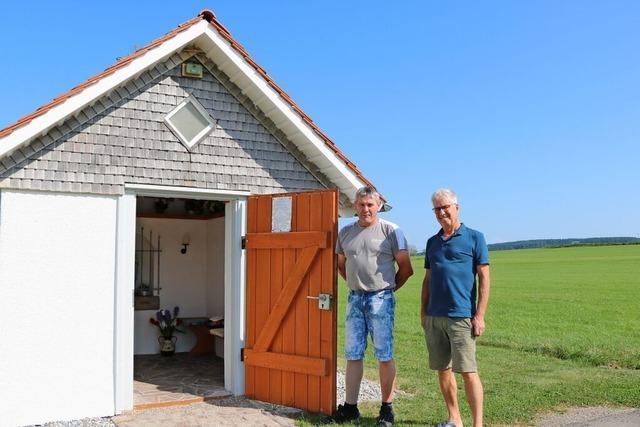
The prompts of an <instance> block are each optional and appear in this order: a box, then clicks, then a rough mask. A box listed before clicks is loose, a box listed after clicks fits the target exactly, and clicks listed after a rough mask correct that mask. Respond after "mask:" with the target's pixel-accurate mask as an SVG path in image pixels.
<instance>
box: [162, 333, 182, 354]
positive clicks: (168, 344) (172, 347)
mask: <svg viewBox="0 0 640 427" xmlns="http://www.w3.org/2000/svg"><path fill="white" fill-rule="evenodd" d="M176 341H178V337H171V338H165V337H163V336H162V335H161V336H159V337H158V342H159V343H160V354H161V355H163V356H173V353H175V352H176Z"/></svg>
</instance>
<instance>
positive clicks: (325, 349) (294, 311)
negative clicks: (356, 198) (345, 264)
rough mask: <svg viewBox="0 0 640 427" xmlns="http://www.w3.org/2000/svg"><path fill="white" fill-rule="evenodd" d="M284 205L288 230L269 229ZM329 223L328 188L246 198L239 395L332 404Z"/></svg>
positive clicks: (333, 227)
mask: <svg viewBox="0 0 640 427" xmlns="http://www.w3.org/2000/svg"><path fill="white" fill-rule="evenodd" d="M286 198H290V205H289V200H286ZM274 205H275V206H276V208H275V210H276V211H275V212H274V211H273V206H274ZM282 206H284V207H285V208H284V209H283V208H281V207H282ZM287 206H291V211H290V212H291V215H290V218H291V221H290V224H291V227H290V231H285V232H272V214H274V215H276V216H277V218H278V221H277V222H278V223H281V222H282V218H284V219H285V220H284V222H286V220H287ZM337 224H338V194H337V191H335V190H326V191H313V192H304V193H289V194H277V195H266V196H254V197H249V200H248V206H247V236H246V243H245V248H246V251H247V252H246V256H247V277H246V284H247V288H246V313H247V323H246V325H247V331H246V342H245V350H244V363H245V393H246V395H247V397H250V398H252V399H258V400H262V401H266V402H272V403H277V404H281V405H286V406H292V407H296V408H300V409H304V410H307V411H310V412H316V413H317V412H320V413H325V414H330V413H331V412H332V411H333V410H334V409H335V404H336V402H335V401H336V297H337V293H336V286H337V281H336V256H335V255H334V247H335V241H336V237H337ZM323 295H325V296H323ZM326 295H330V296H331V298H332V300H331V301H330V306H329V307H328V309H327V307H326V303H325V302H326V300H327V297H326ZM319 296H320V298H322V299H323V301H322V302H323V304H322V305H323V307H322V308H321V307H320V305H321V304H320V302H321V301H320V300H319V299H318V297H319Z"/></svg>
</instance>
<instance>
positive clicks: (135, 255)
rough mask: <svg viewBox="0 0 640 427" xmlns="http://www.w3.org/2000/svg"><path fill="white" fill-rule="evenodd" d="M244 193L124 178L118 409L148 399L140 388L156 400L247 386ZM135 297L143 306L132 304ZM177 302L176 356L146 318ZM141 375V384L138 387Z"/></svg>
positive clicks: (116, 374) (238, 391)
mask: <svg viewBox="0 0 640 427" xmlns="http://www.w3.org/2000/svg"><path fill="white" fill-rule="evenodd" d="M245 198H246V194H244V193H240V192H233V193H231V192H227V193H225V192H220V191H218V192H215V193H214V192H210V191H208V190H200V189H183V188H174V187H159V186H151V185H127V186H126V191H125V195H124V196H122V197H121V199H120V200H119V205H118V233H117V250H118V256H117V265H116V269H117V280H116V325H115V341H116V346H115V347H116V348H115V357H116V365H115V372H114V382H115V395H114V402H115V411H116V412H121V411H123V410H128V409H132V408H133V407H134V405H135V406H138V405H143V404H147V403H149V402H146V401H145V400H144V399H141V396H142V394H145V393H146V394H147V396H148V398H149V400H155V401H159V400H162V399H164V398H166V397H167V396H164V397H162V396H161V395H162V394H163V393H166V392H169V393H176V395H178V394H182V397H181V398H179V399H173V398H172V399H170V400H185V399H188V398H190V397H188V396H185V395H184V394H189V395H193V396H194V398H195V399H200V400H204V399H206V398H207V397H215V396H220V395H226V394H229V393H231V394H235V395H237V394H243V393H244V388H243V383H244V371H243V366H242V362H241V360H240V349H241V348H242V346H243V344H244V286H243V280H244V273H243V270H244V254H243V251H242V248H241V245H240V241H241V236H242V233H243V232H244V222H245V213H244V212H245V205H246V202H245ZM165 205H166V206H165ZM145 256H146V259H143V257H145ZM143 285H144V286H143ZM132 293H134V304H135V305H137V307H133V306H132V304H131V298H132ZM141 297H147V298H146V300H147V301H146V303H148V304H147V305H144V304H143V305H142V306H141V305H139V304H137V303H139V302H140V300H144V299H145V298H141ZM135 300H138V301H135ZM176 306H177V307H179V314H178V317H179V318H180V319H181V322H182V325H180V326H179V328H180V329H181V330H184V333H177V334H175V335H176V336H177V342H176V349H175V350H176V353H175V355H174V356H172V357H162V356H160V355H159V354H158V353H159V344H158V341H157V336H158V335H159V331H158V330H157V327H156V326H154V325H153V324H151V323H150V321H149V319H151V318H152V317H154V316H155V314H156V312H157V311H158V310H159V309H167V310H171V311H172V312H173V310H174V307H176ZM136 308H137V309H136ZM172 314H173V313H172ZM216 321H219V322H220V323H219V324H218V325H216V326H217V327H216V328H215V329H216V335H215V336H214V335H211V333H210V330H211V329H213V328H211V326H212V325H211V322H216ZM203 329H204V330H205V331H206V335H205V336H204V338H203V333H202V330H203ZM194 350H195V351H194ZM185 362H186V363H185ZM169 378H173V382H172V383H167V382H166V380H167V379H169ZM138 380H140V382H143V381H144V382H145V384H146V385H145V386H143V387H142V388H140V389H139V390H136V387H134V385H135V384H136V381H138ZM152 381H155V384H154V383H153V382H152ZM138 391H140V393H138ZM154 395H155V396H154ZM173 397H174V398H175V397H176V396H173ZM195 401H198V400H195Z"/></svg>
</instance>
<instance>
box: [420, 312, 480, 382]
mask: <svg viewBox="0 0 640 427" xmlns="http://www.w3.org/2000/svg"><path fill="white" fill-rule="evenodd" d="M422 327H423V328H424V335H425V340H426V341H427V350H429V367H430V368H431V369H434V370H438V371H441V370H444V369H449V368H452V369H453V371H454V372H478V365H477V363H476V337H475V336H474V335H473V328H472V327H471V319H469V318H467V317H434V316H426V317H425V320H424V324H423V325H422Z"/></svg>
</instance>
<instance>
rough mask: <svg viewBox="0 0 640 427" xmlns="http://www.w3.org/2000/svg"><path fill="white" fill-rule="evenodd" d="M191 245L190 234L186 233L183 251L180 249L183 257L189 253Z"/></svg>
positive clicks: (183, 240) (183, 239) (183, 237)
mask: <svg viewBox="0 0 640 427" xmlns="http://www.w3.org/2000/svg"><path fill="white" fill-rule="evenodd" d="M190 244H191V236H189V233H185V234H184V236H182V249H180V253H181V254H182V255H184V254H186V253H187V247H188V246H189V245H190Z"/></svg>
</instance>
